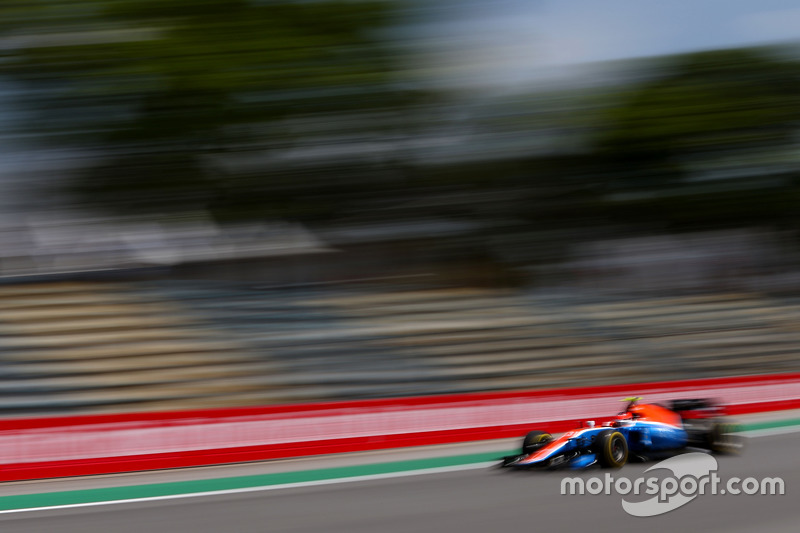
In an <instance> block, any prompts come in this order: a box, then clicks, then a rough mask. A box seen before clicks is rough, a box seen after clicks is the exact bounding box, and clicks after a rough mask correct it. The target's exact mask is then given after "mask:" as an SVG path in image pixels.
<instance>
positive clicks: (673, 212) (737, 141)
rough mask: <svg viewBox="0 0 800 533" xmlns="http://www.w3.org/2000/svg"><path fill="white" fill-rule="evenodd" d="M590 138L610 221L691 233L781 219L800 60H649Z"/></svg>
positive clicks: (774, 55)
mask: <svg viewBox="0 0 800 533" xmlns="http://www.w3.org/2000/svg"><path fill="white" fill-rule="evenodd" d="M651 67H654V68H658V69H660V70H661V71H662V74H661V75H660V76H658V77H656V78H655V79H653V80H651V81H649V82H647V83H645V84H644V85H643V86H639V87H635V88H633V89H632V90H628V91H627V92H626V93H625V94H621V95H620V101H621V102H622V103H621V104H620V105H617V106H615V107H613V108H612V109H611V110H610V112H609V113H608V117H607V125H606V127H605V128H604V129H602V130H601V131H600V134H599V135H598V137H597V144H596V153H595V155H596V156H597V159H596V164H597V168H598V169H601V172H600V173H599V174H598V176H595V177H594V179H597V180H598V182H599V183H601V184H602V190H603V191H604V194H605V195H606V198H609V199H611V200H612V201H611V203H610V204H609V206H608V207H609V209H608V211H607V213H608V216H609V218H611V219H612V220H617V221H622V222H628V223H630V222H637V223H644V224H647V222H648V221H649V222H651V223H655V224H660V225H662V226H667V227H675V228H687V229H694V228H698V227H713V226H746V225H751V224H754V223H756V224H758V223H769V224H772V223H782V222H783V221H785V220H787V218H793V217H794V216H795V215H794V212H795V211H796V210H797V205H798V204H797V200H798V199H800V180H799V179H798V178H800V157H798V152H797V147H798V139H799V137H798V134H800V128H798V126H800V64H798V63H797V62H796V61H791V60H784V59H782V58H781V56H780V55H779V53H778V50H774V49H736V50H719V51H711V52H702V53H694V54H686V55H681V56H675V57H669V58H662V59H658V60H653V63H652V65H651Z"/></svg>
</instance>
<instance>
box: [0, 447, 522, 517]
mask: <svg viewBox="0 0 800 533" xmlns="http://www.w3.org/2000/svg"><path fill="white" fill-rule="evenodd" d="M511 453H513V452H489V453H479V454H470V455H457V456H452V457H436V458H428V459H416V460H410V461H397V462H391V463H379V464H367V465H358V466H343V467H336V468H323V469H318V470H303V471H299V472H285V473H278V474H259V475H253V476H239V477H229V478H219V479H203V480H191V481H176V482H171V483H156V484H149V485H134V486H130V487H108V488H101V489H87V490H73V491H64V492H48V493H41V494H20V495H17V496H3V497H0V510H2V511H9V510H17V509H31V508H40V507H53V506H61V505H75V504H82V503H97V502H111V501H118V500H134V499H139V498H153V497H158V496H174V495H179V494H196V493H203V492H215V491H224V490H235V489H247V488H254V487H267V486H274V485H286V484H293V483H303V482H312V481H325V480H335V479H346V478H353V477H360V476H369V475H378V474H392V473H397V472H408V471H413V470H425V469H429V468H441V467H448V466H460V465H468V464H475V463H483V462H487V461H494V460H498V461H499V459H500V458H501V457H502V456H504V455H510V454H511Z"/></svg>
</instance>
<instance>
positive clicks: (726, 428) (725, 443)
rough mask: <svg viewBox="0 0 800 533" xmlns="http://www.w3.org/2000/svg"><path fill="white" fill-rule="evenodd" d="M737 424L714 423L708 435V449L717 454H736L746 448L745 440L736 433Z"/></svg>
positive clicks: (737, 429)
mask: <svg viewBox="0 0 800 533" xmlns="http://www.w3.org/2000/svg"><path fill="white" fill-rule="evenodd" d="M738 431H739V427H738V426H737V425H736V424H725V423H721V422H714V424H713V425H712V426H711V430H710V431H709V434H708V448H709V449H710V450H711V451H712V452H714V453H716V454H720V455H722V454H736V453H739V452H741V450H742V448H743V447H744V439H743V438H742V436H741V435H737V434H736V433H737V432H738Z"/></svg>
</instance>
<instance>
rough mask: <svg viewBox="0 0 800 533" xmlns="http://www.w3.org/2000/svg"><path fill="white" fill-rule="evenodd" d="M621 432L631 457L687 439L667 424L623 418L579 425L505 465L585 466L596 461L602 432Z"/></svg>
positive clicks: (666, 448) (672, 446)
mask: <svg viewBox="0 0 800 533" xmlns="http://www.w3.org/2000/svg"><path fill="white" fill-rule="evenodd" d="M609 430H611V431H614V432H619V433H621V434H622V435H623V436H624V437H625V440H626V441H627V445H628V452H629V453H630V454H632V455H634V456H647V455H652V454H657V453H662V452H668V451H672V450H678V449H682V448H684V447H685V446H686V444H687V442H688V440H689V439H688V434H687V432H686V431H685V430H684V429H683V428H681V427H676V426H672V425H669V424H663V423H659V422H650V421H626V422H624V423H619V424H614V425H613V426H603V427H593V428H581V429H576V430H573V431H569V432H567V433H566V434H564V435H563V436H562V437H560V438H558V439H555V440H552V441H550V442H547V443H546V444H543V445H542V446H541V447H539V448H537V449H535V450H533V451H531V452H529V453H523V454H521V455H519V456H516V457H513V458H507V461H506V462H505V465H506V466H519V467H534V466H546V467H557V466H559V467H568V468H585V467H587V466H591V465H593V464H595V463H596V462H598V457H597V453H598V452H597V447H598V446H597V443H598V440H599V435H600V433H601V432H604V431H609Z"/></svg>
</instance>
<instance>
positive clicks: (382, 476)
mask: <svg viewBox="0 0 800 533" xmlns="http://www.w3.org/2000/svg"><path fill="white" fill-rule="evenodd" d="M497 464H498V461H490V462H482V463H473V464H467V465H455V466H441V467H437V468H425V469H422V470H407V471H403V472H388V473H385V474H368V475H364V476H352V477H343V478H336V479H321V480H317V481H300V482H297V483H283V484H277V485H263V486H259V487H245V488H241V489H226V490H213V491H205V492H191V493H186V494H169V495H165V496H147V497H143V498H131V499H127V500H109V501H101V502H86V503H70V504H65V505H51V506H47V507H29V508H25V509H8V510H5V511H0V514H13V513H28V512H31V511H54V510H58V509H78V508H82V507H98V506H101V505H116V504H120V503H142V502H156V501H164V500H178V499H183V498H197V497H203V496H223V495H226V494H243V493H247V492H263V491H268V490H283V489H295V488H301V487H316V486H320V485H336V484H339V483H356V482H360V481H373V480H376V479H391V478H399V477H411V476H423V475H428V474H442V473H447V472H460V471H463V470H478V469H481V468H489V467H492V466H496V465H497ZM87 490H91V489H87ZM69 492H73V491H69ZM75 492H79V491H75ZM0 499H2V498H0Z"/></svg>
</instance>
